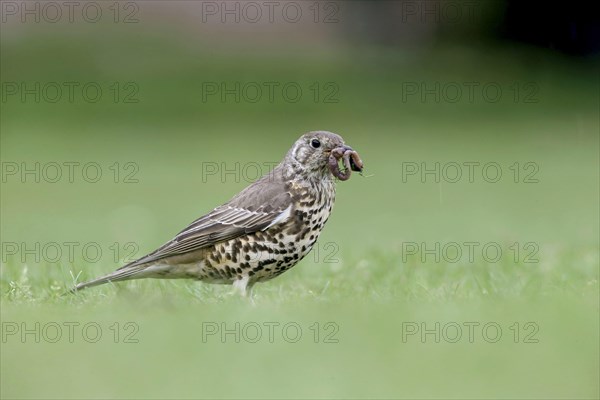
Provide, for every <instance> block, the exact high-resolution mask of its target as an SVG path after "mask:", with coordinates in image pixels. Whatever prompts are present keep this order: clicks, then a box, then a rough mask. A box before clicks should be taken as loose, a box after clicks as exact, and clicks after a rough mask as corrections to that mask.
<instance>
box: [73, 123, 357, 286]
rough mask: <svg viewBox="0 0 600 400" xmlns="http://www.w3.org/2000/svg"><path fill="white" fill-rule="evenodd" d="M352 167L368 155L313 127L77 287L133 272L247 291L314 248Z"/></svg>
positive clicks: (134, 276)
mask: <svg viewBox="0 0 600 400" xmlns="http://www.w3.org/2000/svg"><path fill="white" fill-rule="evenodd" d="M338 161H340V162H343V165H344V166H345V169H343V170H340V168H339V164H338ZM350 170H354V171H362V161H361V160H360V158H359V157H358V154H357V153H356V152H355V151H353V150H352V148H350V147H348V146H346V145H345V144H344V140H343V139H342V138H341V137H340V136H339V135H336V134H335V133H331V132H326V131H314V132H309V133H306V134H304V135H303V136H302V137H300V139H298V140H297V141H296V143H294V146H293V147H292V148H291V149H290V150H289V151H288V153H287V155H286V156H285V158H284V159H283V161H282V162H281V163H280V164H279V165H278V166H277V167H275V168H274V169H273V170H272V171H270V173H268V174H267V175H265V176H263V177H262V178H261V179H259V180H258V181H256V182H254V183H253V184H251V185H250V186H248V187H247V188H246V189H244V190H242V191H241V192H240V193H239V194H238V195H236V196H235V197H233V198H232V199H231V200H230V201H229V202H227V203H225V204H223V205H222V206H220V207H217V208H215V209H214V210H213V211H211V212H210V213H208V214H207V215H205V216H203V217H200V218H198V219H197V220H195V221H194V222H192V223H191V224H190V225H189V226H188V227H187V228H185V229H184V230H183V231H181V232H180V233H179V234H177V236H175V238H174V239H173V240H171V241H169V242H168V243H166V244H165V245H163V246H161V247H160V248H158V249H157V250H155V251H153V252H152V253H150V254H148V255H146V256H144V257H141V258H140V259H138V260H136V261H133V262H131V263H129V264H127V265H125V266H123V267H121V268H119V269H117V270H116V271H115V272H113V273H111V274H109V275H106V276H103V277H100V278H97V279H94V280H92V281H89V282H84V283H80V284H79V285H77V286H76V287H75V288H74V289H73V291H77V290H81V289H84V288H87V287H91V286H96V285H100V284H103V283H107V282H117V281H123V280H128V279H139V278H190V279H196V280H201V281H204V282H208V283H225V284H233V285H234V286H235V287H236V288H238V289H240V290H241V291H242V293H243V294H244V295H246V294H247V293H248V291H249V290H250V289H251V288H252V286H253V285H254V284H255V283H256V282H263V281H266V280H269V279H272V278H275V277H276V276H278V275H280V274H282V273H283V272H285V271H287V270H288V269H290V268H291V267H293V266H294V265H296V264H297V263H298V261H300V260H302V258H303V257H304V256H306V254H308V252H310V250H311V248H312V246H313V245H314V244H315V242H316V241H317V239H318V238H319V234H320V233H321V230H322V229H323V226H324V225H325V223H326V222H327V219H328V218H329V215H330V213H331V209H332V208H333V204H334V201H335V184H336V178H337V179H340V180H346V179H348V178H349V176H350Z"/></svg>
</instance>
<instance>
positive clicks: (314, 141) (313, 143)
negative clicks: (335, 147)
mask: <svg viewBox="0 0 600 400" xmlns="http://www.w3.org/2000/svg"><path fill="white" fill-rule="evenodd" d="M310 145H311V146H312V147H314V148H315V149H318V148H319V147H321V142H319V139H312V140H311V141H310Z"/></svg>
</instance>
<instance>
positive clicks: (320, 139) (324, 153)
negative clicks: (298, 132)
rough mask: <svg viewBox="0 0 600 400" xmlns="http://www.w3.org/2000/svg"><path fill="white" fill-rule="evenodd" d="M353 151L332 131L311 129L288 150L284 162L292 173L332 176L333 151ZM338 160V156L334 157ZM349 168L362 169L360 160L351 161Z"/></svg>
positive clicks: (340, 152) (322, 176) (321, 176)
mask: <svg viewBox="0 0 600 400" xmlns="http://www.w3.org/2000/svg"><path fill="white" fill-rule="evenodd" d="M334 150H335V151H336V152H337V153H338V154H342V153H343V152H344V151H353V150H352V148H351V147H350V146H347V145H346V144H345V143H344V139H343V138H342V137H341V136H340V135H337V134H335V133H333V132H328V131H312V132H308V133H305V134H304V135H302V136H301V137H300V138H299V139H298V140H297V141H296V143H294V146H292V148H291V149H290V151H289V152H288V154H287V156H286V158H285V160H284V162H285V163H286V164H288V166H290V167H291V168H292V169H293V170H294V173H296V174H298V173H301V174H307V175H308V174H310V175H314V176H316V177H320V178H331V177H332V168H331V163H332V157H333V154H334V153H335V152H334ZM337 160H339V157H338V158H337V159H336V163H337ZM351 169H352V170H354V171H362V162H361V163H360V165H356V164H355V163H354V161H351Z"/></svg>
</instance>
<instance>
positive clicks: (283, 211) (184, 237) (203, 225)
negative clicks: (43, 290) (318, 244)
mask: <svg viewBox="0 0 600 400" xmlns="http://www.w3.org/2000/svg"><path fill="white" fill-rule="evenodd" d="M269 176H271V175H267V176H266V177H264V178H263V179H261V180H259V181H257V182H255V183H254V184H253V185H250V186H249V187H247V188H246V189H244V190H243V191H242V192H240V193H239V194H238V195H237V196H235V197H234V198H233V199H231V200H230V201H229V202H228V203H226V204H224V205H222V206H220V207H217V208H215V209H214V210H213V211H211V212H210V213H208V214H207V215H205V216H203V217H200V218H198V219H197V220H195V221H194V222H192V223H191V224H190V225H189V226H188V227H187V228H185V229H184V230H182V231H181V232H179V233H178V234H177V236H175V238H174V239H173V240H171V241H169V242H168V243H166V244H164V245H163V246H161V247H160V248H158V249H157V250H155V251H153V252H152V253H150V254H148V255H147V256H144V257H142V258H140V259H138V260H136V261H133V262H131V263H129V264H127V265H124V266H123V267H121V268H119V269H122V268H129V267H132V266H136V265H140V264H146V263H151V262H154V261H158V260H161V259H164V258H167V257H171V256H176V255H182V254H186V253H190V252H193V251H197V250H200V249H202V248H204V247H208V246H210V245H213V244H215V243H219V242H222V241H225V240H229V239H233V238H236V237H239V236H242V235H244V234H248V233H252V232H257V231H261V230H265V229H267V228H269V227H270V226H272V225H275V224H278V223H282V222H285V221H286V220H287V219H288V218H289V216H290V215H291V210H292V195H291V193H290V192H289V191H288V190H287V189H286V187H285V185H284V184H283V183H282V182H280V181H276V180H274V179H272V180H270V179H269ZM265 178H266V179H265Z"/></svg>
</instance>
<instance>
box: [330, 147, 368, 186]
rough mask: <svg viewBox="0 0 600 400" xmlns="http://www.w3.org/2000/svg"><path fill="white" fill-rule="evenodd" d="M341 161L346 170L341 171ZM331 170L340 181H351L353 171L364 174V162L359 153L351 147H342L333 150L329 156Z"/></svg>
mask: <svg viewBox="0 0 600 400" xmlns="http://www.w3.org/2000/svg"><path fill="white" fill-rule="evenodd" d="M339 160H342V162H343V164H344V170H343V171H342V170H340V165H339ZM328 164H329V170H330V171H331V173H332V174H333V176H335V177H336V178H338V179H339V180H340V181H347V180H348V179H350V175H351V174H352V171H357V172H362V170H363V162H362V160H361V159H360V156H359V155H358V153H357V152H356V151H354V150H352V148H351V147H348V146H342V147H337V148H335V149H333V150H331V153H330V154H329V163H328Z"/></svg>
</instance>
